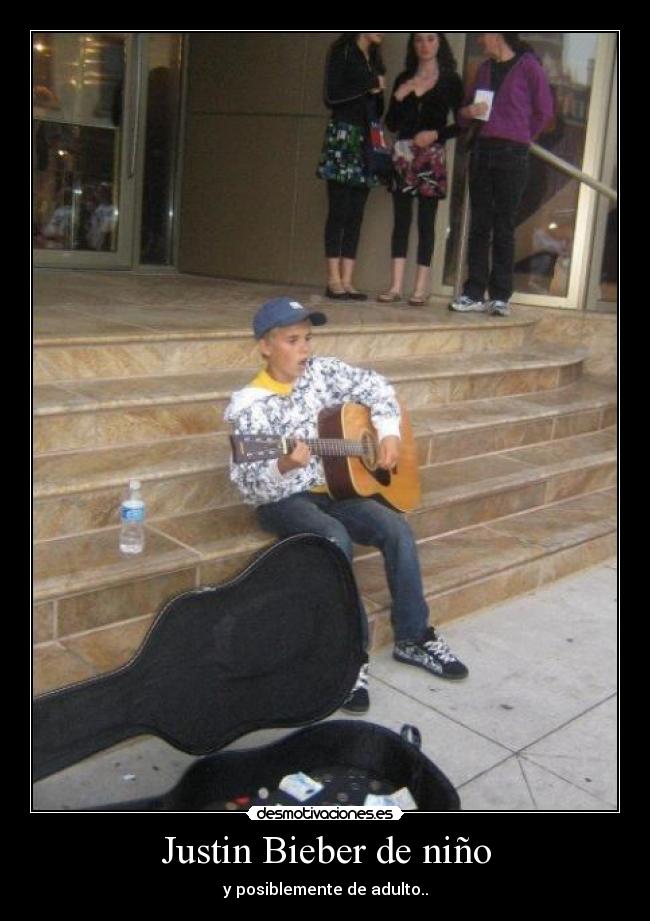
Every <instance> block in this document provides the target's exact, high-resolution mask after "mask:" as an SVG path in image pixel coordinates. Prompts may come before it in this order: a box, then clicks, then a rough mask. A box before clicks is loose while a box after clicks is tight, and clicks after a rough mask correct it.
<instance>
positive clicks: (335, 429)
mask: <svg viewBox="0 0 650 921" xmlns="http://www.w3.org/2000/svg"><path fill="white" fill-rule="evenodd" d="M400 408H401V416H402V419H401V425H400V436H401V446H400V456H399V462H398V464H397V466H396V467H395V469H394V470H381V469H380V468H379V467H378V466H377V458H378V456H379V447H378V439H377V434H376V432H375V428H374V426H373V424H372V422H371V421H370V411H369V410H368V408H367V407H366V406H361V405H360V404H358V403H343V404H341V405H340V406H333V407H331V408H329V409H324V410H322V411H321V412H320V414H319V416H318V438H305V439H294V438H278V437H275V436H272V435H268V436H267V435H238V434H235V435H231V436H230V443H231V446H232V457H233V462H234V463H235V464H242V463H250V462H251V461H263V460H272V459H273V458H275V457H281V456H282V455H284V454H291V452H292V451H293V449H294V448H295V446H296V444H297V442H298V440H301V441H304V443H305V444H306V445H307V447H308V448H309V450H310V451H311V452H312V454H315V455H316V456H318V457H320V458H321V460H322V462H323V467H324V469H325V479H326V482H327V489H328V491H329V494H330V496H332V498H333V499H350V498H353V497H354V496H362V497H365V498H370V497H372V498H375V499H381V500H382V501H384V502H385V503H387V504H388V505H390V506H391V507H392V508H394V509H396V510H397V511H398V512H410V511H412V509H414V508H415V507H416V506H417V505H418V503H419V502H420V477H419V465H418V456H417V448H416V445H415V441H414V439H413V433H412V431H411V425H410V421H409V417H408V413H407V411H406V409H405V408H404V407H403V406H401V407H400Z"/></svg>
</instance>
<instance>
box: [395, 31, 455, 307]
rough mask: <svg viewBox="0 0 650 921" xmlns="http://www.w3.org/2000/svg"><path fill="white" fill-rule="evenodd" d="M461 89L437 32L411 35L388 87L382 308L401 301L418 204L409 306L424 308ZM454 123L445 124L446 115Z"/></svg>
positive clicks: (446, 45)
mask: <svg viewBox="0 0 650 921" xmlns="http://www.w3.org/2000/svg"><path fill="white" fill-rule="evenodd" d="M462 102H463V84H462V81H461V79H460V77H459V76H458V72H457V68H456V61H455V59H454V55H453V53H452V51H451V48H450V47H449V42H448V41H447V38H446V36H445V34H444V33H443V32H411V35H410V38H409V41H408V45H407V49H406V64H405V68H404V71H403V72H402V73H401V74H400V75H399V77H398V78H397V80H396V81H395V85H394V87H393V94H392V96H391V101H390V107H389V109H388V113H387V115H386V126H387V127H388V128H389V130H390V131H393V132H395V133H396V134H397V141H396V143H395V148H394V152H393V167H394V181H393V184H392V185H393V188H392V191H393V213H394V222H393V236H392V243H391V254H392V257H393V262H392V281H391V286H390V288H389V289H388V291H386V292H384V293H383V294H380V295H379V298H378V300H379V301H381V302H382V303H393V302H396V301H400V300H401V299H402V288H403V285H404V270H405V267H406V254H407V251H408V241H409V232H410V229H411V218H412V215H413V203H414V202H415V201H416V200H417V202H418V255H417V273H416V278H415V289H414V291H413V295H412V296H411V298H410V299H409V304H410V305H411V306H413V307H419V306H421V305H423V304H425V303H426V298H427V284H428V279H429V270H430V266H431V259H432V256H433V244H434V228H435V222H436V212H437V210H438V202H439V201H440V199H441V198H445V197H446V195H447V170H446V163H445V143H446V141H448V140H450V139H451V138H454V137H456V136H457V135H458V134H460V130H461V129H460V127H459V125H458V124H457V123H456V113H457V111H458V109H459V108H460V106H461V104H462ZM450 112H451V113H452V114H453V117H454V121H453V123H452V124H450V125H448V124H447V121H448V118H449V113H450Z"/></svg>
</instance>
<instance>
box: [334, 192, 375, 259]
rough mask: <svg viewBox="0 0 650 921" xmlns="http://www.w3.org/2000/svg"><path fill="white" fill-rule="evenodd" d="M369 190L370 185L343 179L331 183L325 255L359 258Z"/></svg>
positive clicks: (338, 257) (336, 257) (335, 257)
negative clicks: (360, 239) (358, 248)
mask: <svg viewBox="0 0 650 921" xmlns="http://www.w3.org/2000/svg"><path fill="white" fill-rule="evenodd" d="M368 192H369V189H366V188H363V187H357V186H351V185H344V184H343V183H342V182H328V183H327V197H328V199H329V213H328V215H327V223H326V224H325V255H326V256H327V258H328V259H340V258H343V259H356V256H357V247H358V246H359V236H360V235H361V223H362V221H363V211H364V208H365V207H366V201H367V199H368Z"/></svg>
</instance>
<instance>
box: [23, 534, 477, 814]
mask: <svg viewBox="0 0 650 921" xmlns="http://www.w3.org/2000/svg"><path fill="white" fill-rule="evenodd" d="M362 616H363V615H362V612H361V609H360V604H359V599H358V594H357V589H356V584H355V581H354V577H353V575H352V571H351V568H350V566H349V563H348V561H347V559H346V558H345V556H344V554H343V553H342V552H341V551H340V550H339V549H338V548H337V547H336V546H335V545H334V544H333V543H332V542H331V541H327V540H324V539H323V538H320V537H317V536H315V535H309V534H307V535H299V536H297V537H290V538H288V539H287V540H284V541H281V542H280V543H278V544H276V545H275V546H273V547H272V548H271V549H270V550H268V551H266V552H265V553H263V554H262V555H261V556H260V557H259V558H258V559H257V560H256V561H255V562H253V563H252V564H251V565H250V566H249V567H248V568H247V569H246V570H245V571H244V572H242V573H241V574H240V575H239V576H237V577H236V578H235V579H233V580H232V581H230V582H227V583H225V584H223V585H217V586H206V587H202V588H198V589H195V590H193V591H189V592H185V593H184V594H182V595H179V596H177V597H176V598H174V599H172V600H171V601H170V602H168V603H167V604H166V605H165V606H164V607H163V608H162V610H161V611H160V612H159V614H158V616H157V618H156V620H155V621H154V623H153V624H152V626H151V628H150V630H149V633H148V634H147V636H146V638H145V640H144V642H143V644H142V646H141V647H140V649H139V651H138V652H137V654H136V655H135V656H134V658H133V659H131V661H130V662H129V663H127V664H126V665H125V666H123V667H122V668H119V669H117V670H116V671H113V672H110V673H108V674H105V675H102V676H100V677H98V678H93V679H90V680H88V681H83V682H80V683H78V684H74V685H70V686H69V687H65V688H62V689H60V690H56V691H53V692H51V693H47V694H43V695H40V696H39V697H36V698H35V700H34V714H33V715H34V719H33V777H34V780H39V779H41V778H44V777H47V776H48V775H50V774H53V773H55V772H56V771H60V770H62V769H64V768H66V767H68V766H70V765H72V764H75V763H76V762H77V761H80V760H82V759H83V758H86V757H88V756H89V755H92V754H94V753H96V752H99V751H101V750H103V749H105V748H107V747H109V746H112V745H115V744H116V743H118V742H121V741H123V740H125V739H127V738H130V737H133V736H138V735H143V734H149V735H156V736H160V737H161V738H163V739H165V740H166V741H167V742H169V743H170V744H171V745H173V746H175V747H176V748H178V749H181V750H182V751H184V752H186V753H189V754H192V755H201V756H206V757H203V758H201V759H200V760H198V761H197V762H195V763H194V764H193V765H192V766H191V767H190V768H189V769H188V770H187V771H186V773H185V775H184V776H183V777H182V778H181V780H180V781H179V783H178V784H177V785H176V786H175V787H174V788H173V789H172V790H171V791H169V792H168V793H167V794H166V795H164V796H162V797H155V798H151V799H148V800H138V801H136V802H130V803H113V804H103V805H100V804H98V809H101V811H115V810H120V811H149V810H165V811H199V810H211V809H212V810H218V809H223V808H227V807H226V804H228V807H229V808H232V802H229V801H230V800H231V798H232V797H238V798H240V799H241V797H242V796H244V798H247V799H250V798H252V797H254V796H255V795H256V794H257V792H258V791H259V790H260V788H265V790H266V791H274V790H275V789H276V788H277V786H278V783H279V781H280V780H281V778H282V777H284V776H285V775H287V774H292V773H295V772H297V771H302V772H304V773H308V774H309V773H310V772H312V775H313V774H314V773H317V774H318V773H319V772H321V773H322V772H323V770H324V771H325V774H324V776H325V783H324V784H323V786H324V788H325V789H324V791H323V794H322V795H321V796H320V797H315V798H314V799H311V800H310V804H312V803H314V804H315V803H317V802H319V801H321V802H325V801H328V800H326V799H325V797H326V796H329V797H332V796H333V795H334V793H333V784H334V783H335V782H336V779H337V778H338V777H339V775H340V776H341V778H342V779H341V783H342V784H347V786H348V788H349V787H350V778H352V779H353V782H352V786H353V787H355V788H358V787H360V786H361V787H363V783H366V784H367V783H369V782H371V783H373V787H372V789H376V790H377V789H380V788H381V789H382V790H388V788H389V787H390V788H392V789H398V788H401V787H404V786H406V787H408V788H409V790H410V792H411V794H412V795H413V796H414V798H415V800H416V802H417V804H418V806H419V808H420V809H423V810H427V811H446V810H453V809H458V808H459V800H458V796H457V794H456V791H455V790H454V788H453V787H452V785H451V784H450V782H449V781H448V780H447V778H446V777H445V776H444V775H443V774H442V773H441V772H440V771H439V770H438V768H436V767H435V765H434V764H433V763H432V762H431V761H429V760H428V759H427V758H426V757H425V756H424V755H422V753H421V752H420V751H419V748H418V746H417V744H414V743H415V742H416V740H417V739H416V737H417V730H416V731H415V733H411V735H410V738H409V739H403V738H401V737H400V736H399V735H397V734H396V733H393V732H391V731H390V730H388V729H384V728H382V727H380V726H376V725H373V724H371V723H366V722H362V721H358V722H357V721H354V720H341V721H332V722H326V723H320V724H319V725H316V726H309V728H306V729H302V730H300V731H298V732H295V733H293V734H291V735H290V736H288V737H287V738H284V739H282V740H281V741H280V742H277V743H274V744H273V745H268V746H265V747H262V748H258V749H253V750H249V751H231V752H223V753H219V749H221V748H222V747H223V746H225V745H227V744H229V743H230V742H232V741H233V740H234V739H237V738H239V737H241V736H244V735H246V734H247V733H249V732H253V731H254V730H257V729H263V728H269V727H297V726H306V725H308V724H312V723H318V721H320V720H323V719H324V718H325V717H326V716H328V715H329V714H330V713H332V712H333V711H334V710H336V709H337V708H338V707H340V705H341V704H342V703H343V701H344V700H345V698H346V697H347V695H348V694H349V691H350V688H351V687H352V686H353V685H354V682H355V680H356V677H357V675H358V672H359V667H360V664H361V662H362V661H363V638H362V636H363V634H362ZM215 753H216V754H215ZM355 772H356V773H355ZM310 776H311V775H310ZM372 778H374V780H372ZM354 779H356V780H357V781H360V780H362V781H363V783H361V784H359V783H357V784H355V783H354ZM380 785H383V786H380ZM345 796H346V797H348V794H345ZM274 801H275V802H295V800H292V799H291V798H290V797H288V796H286V795H285V794H280V796H279V798H278V797H276V798H275V800H274ZM330 801H334V800H330ZM339 801H341V800H340V799H339ZM348 801H349V803H350V804H352V802H353V799H349V797H348ZM362 802H363V800H361V803H362Z"/></svg>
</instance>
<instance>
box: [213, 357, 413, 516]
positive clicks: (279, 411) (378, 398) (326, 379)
mask: <svg viewBox="0 0 650 921" xmlns="http://www.w3.org/2000/svg"><path fill="white" fill-rule="evenodd" d="M339 403H362V404H363V405H364V406H367V407H369V409H370V416H371V419H372V423H373V425H374V426H375V429H376V430H377V436H378V438H379V440H380V441H381V439H382V438H386V437H387V436H388V435H397V436H398V437H399V434H400V430H399V424H400V411H399V404H398V402H397V399H396V396H395V391H394V389H393V387H392V386H391V385H390V384H389V383H388V381H387V380H386V379H385V378H383V377H381V375H379V374H377V373H376V372H374V371H367V370H365V369H363V368H355V367H352V366H351V365H348V364H345V362H342V361H339V360H338V359H336V358H311V359H309V361H308V363H307V366H306V368H305V372H304V374H301V376H300V377H299V378H298V380H297V381H296V383H295V385H294V387H293V390H292V392H291V393H290V394H288V395H286V396H283V395H280V394H276V393H270V392H269V391H268V390H265V389H262V388H261V387H252V386H249V387H245V388H244V389H243V390H238V391H237V392H236V393H233V395H232V398H231V401H230V403H229V405H228V407H227V408H226V412H225V415H224V418H225V420H226V422H229V423H231V425H232V427H233V429H234V431H235V432H237V434H240V435H274V436H276V437H278V438H300V439H307V438H317V437H318V414H319V412H320V411H321V410H322V409H326V408H329V407H331V406H336V405H337V404H339ZM230 479H231V480H232V482H233V483H234V484H235V485H236V486H237V487H238V489H239V491H240V492H241V494H242V496H243V498H244V502H246V503H247V504H249V505H265V504H267V503H269V502H277V501H279V500H280V499H285V498H287V497H288V496H292V495H294V493H299V492H306V491H308V490H311V489H314V488H315V487H318V486H323V485H324V484H325V473H324V470H323V464H322V462H321V460H320V458H318V457H312V458H311V460H310V462H309V464H308V466H307V467H300V468H299V469H297V470H292V471H290V472H289V473H285V474H284V475H283V474H281V473H280V471H279V470H278V462H277V460H271V461H254V462H251V463H242V464H234V463H232V462H231V464H230Z"/></svg>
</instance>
